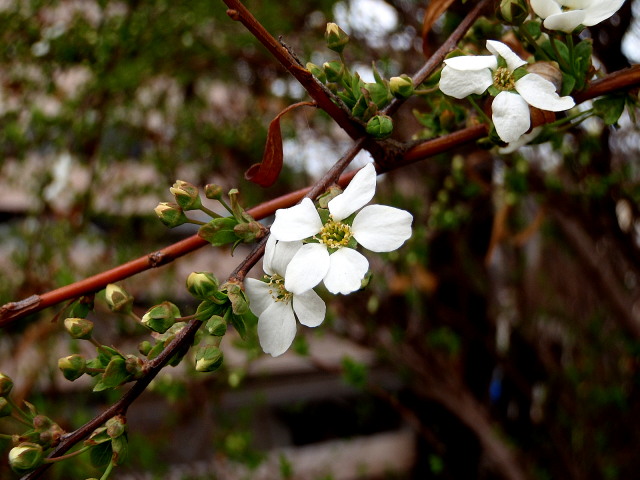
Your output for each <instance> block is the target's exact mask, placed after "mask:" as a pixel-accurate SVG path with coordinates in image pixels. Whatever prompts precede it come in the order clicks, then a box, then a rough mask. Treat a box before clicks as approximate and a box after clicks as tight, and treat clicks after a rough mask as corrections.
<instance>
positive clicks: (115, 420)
mask: <svg viewBox="0 0 640 480" xmlns="http://www.w3.org/2000/svg"><path fill="white" fill-rule="evenodd" d="M105 426H106V427H107V435H109V437H111V438H117V437H119V436H120V435H122V434H123V433H124V432H126V431H127V417H125V416H124V415H116V416H115V417H111V418H110V419H109V420H107V423H105Z"/></svg>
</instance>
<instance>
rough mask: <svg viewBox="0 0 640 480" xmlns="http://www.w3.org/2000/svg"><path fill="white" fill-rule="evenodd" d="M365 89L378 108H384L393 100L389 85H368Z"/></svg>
mask: <svg viewBox="0 0 640 480" xmlns="http://www.w3.org/2000/svg"><path fill="white" fill-rule="evenodd" d="M365 88H366V89H367V91H368V92H369V95H370V96H371V101H372V102H373V103H375V104H376V105H377V107H378V108H384V107H385V106H386V105H387V104H388V103H389V102H390V101H391V100H392V99H393V95H392V94H391V91H390V90H389V86H388V85H384V84H379V83H367V84H366V85H365Z"/></svg>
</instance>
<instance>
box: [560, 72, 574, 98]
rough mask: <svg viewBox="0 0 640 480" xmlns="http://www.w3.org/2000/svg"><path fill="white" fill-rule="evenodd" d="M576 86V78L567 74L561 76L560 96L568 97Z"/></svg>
mask: <svg viewBox="0 0 640 480" xmlns="http://www.w3.org/2000/svg"><path fill="white" fill-rule="evenodd" d="M575 86H576V77H574V76H573V75H570V74H568V73H563V74H562V90H560V95H569V94H570V93H571V92H573V89H574V88H575Z"/></svg>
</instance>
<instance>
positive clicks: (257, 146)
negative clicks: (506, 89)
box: [0, 0, 640, 480]
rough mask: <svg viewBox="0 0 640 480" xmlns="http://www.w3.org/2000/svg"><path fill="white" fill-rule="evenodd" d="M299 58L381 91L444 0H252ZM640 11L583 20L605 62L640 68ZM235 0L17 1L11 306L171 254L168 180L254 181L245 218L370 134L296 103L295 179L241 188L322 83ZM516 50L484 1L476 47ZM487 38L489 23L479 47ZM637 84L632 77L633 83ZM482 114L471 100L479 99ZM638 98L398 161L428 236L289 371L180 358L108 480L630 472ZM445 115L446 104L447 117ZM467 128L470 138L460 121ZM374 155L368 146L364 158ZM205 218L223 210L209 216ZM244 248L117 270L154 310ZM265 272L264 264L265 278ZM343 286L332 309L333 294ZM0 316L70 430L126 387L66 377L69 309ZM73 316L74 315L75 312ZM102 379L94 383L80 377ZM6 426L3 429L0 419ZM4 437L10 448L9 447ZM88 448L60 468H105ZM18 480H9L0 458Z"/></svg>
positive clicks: (409, 127) (9, 195)
mask: <svg viewBox="0 0 640 480" xmlns="http://www.w3.org/2000/svg"><path fill="white" fill-rule="evenodd" d="M246 5H247V7H248V8H249V9H250V10H251V12H252V13H253V14H254V15H255V16H256V17H257V19H258V20H259V21H260V22H261V23H262V24H263V25H264V26H265V27H266V28H267V30H269V32H271V33H272V34H273V35H274V36H275V37H276V38H278V37H279V36H282V40H283V41H284V42H286V44H287V45H289V46H290V47H291V48H292V49H293V51H295V53H296V54H297V56H298V57H299V58H300V59H301V61H302V63H303V64H304V63H306V62H307V61H312V62H314V63H316V64H319V65H320V64H322V63H323V62H325V61H328V60H335V59H336V55H335V54H334V53H333V52H331V51H330V50H328V49H326V47H325V44H324V38H323V35H324V30H325V26H326V23H327V22H328V21H335V22H337V23H338V24H339V25H340V26H341V27H342V28H343V29H344V30H345V31H347V32H348V33H349V34H350V35H351V38H352V41H351V43H350V44H349V46H348V48H347V50H346V52H345V54H346V57H347V61H348V62H349V64H350V65H352V66H354V68H355V69H357V70H358V71H359V72H360V74H361V75H362V76H363V78H365V79H366V80H368V81H372V79H373V74H372V68H371V63H372V62H375V64H376V66H377V68H378V69H379V71H380V72H381V74H383V76H385V77H386V78H389V77H391V76H394V75H399V74H401V73H407V74H411V73H412V72H414V71H417V69H418V68H419V67H420V66H421V65H422V63H423V62H424V60H425V56H424V53H423V38H422V35H421V32H422V22H423V17H424V11H425V8H426V7H427V5H428V2H422V1H412V0H395V1H387V2H385V1H383V0H349V1H338V2H336V1H333V0H326V1H315V2H292V1H282V2H264V1H248V2H246ZM469 8H470V7H469V5H468V4H464V5H462V4H460V3H457V2H456V3H454V4H453V6H452V7H451V9H450V10H449V11H448V12H447V14H445V15H444V16H443V17H441V18H440V19H439V20H438V22H437V23H436V24H435V26H434V28H433V29H432V30H431V31H430V32H429V34H428V36H427V37H426V39H425V43H426V45H427V50H429V49H431V50H435V49H436V48H437V47H438V46H439V45H440V44H441V43H442V42H443V41H444V40H445V39H446V38H447V37H448V35H449V33H450V32H451V31H452V30H453V28H455V26H457V24H458V23H459V21H460V20H461V18H462V17H463V16H464V14H465V13H466V12H467V11H468V10H469ZM638 8H640V4H638V2H632V1H627V2H626V3H625V4H624V5H623V7H622V8H621V10H620V11H619V12H618V14H616V15H614V16H613V17H612V18H611V19H609V20H608V21H605V22H603V23H601V24H599V25H598V26H596V27H592V28H591V29H589V31H587V32H585V33H584V34H583V36H585V37H589V36H590V37H591V38H592V40H593V46H594V55H595V57H596V59H595V60H594V63H595V66H596V67H597V68H598V69H600V72H601V73H607V72H614V71H617V70H619V69H622V68H625V67H627V66H629V64H630V63H635V62H637V61H638V56H639V54H638V52H639V51H640V40H639V38H638V35H639V34H640V29H639V27H638V24H637V22H636V20H635V18H636V15H635V13H637V11H638ZM225 12H226V6H225V5H224V4H223V3H222V2H221V1H217V0H216V1H214V0H191V1H188V2H187V1H180V0H173V1H171V2H168V1H162V0H156V1H147V0H138V1H129V2H125V1H108V0H60V1H36V0H30V1H19V0H3V1H1V2H0V272H1V273H0V304H5V303H7V302H10V301H17V300H20V299H23V298H26V297H28V296H30V295H32V294H38V293H44V292H46V291H49V290H52V289H55V288H57V287H60V286H63V285H67V284H69V283H72V282H74V281H77V280H80V279H83V278H85V277H87V276H89V275H92V274H95V273H98V272H101V271H104V270H106V269H109V268H112V267H115V266H117V265H119V264H121V263H123V262H126V261H128V260H131V259H134V258H137V257H139V256H142V255H145V254H147V253H149V252H152V251H155V250H157V249H159V248H162V247H164V246H166V245H169V244H170V243H173V242H175V241H177V240H180V239H181V238H184V237H186V236H189V235H192V234H193V233H195V232H196V231H197V230H196V229H197V227H195V226H193V225H185V226H182V227H180V228H176V229H172V230H169V229H167V228H166V227H165V226H163V225H162V224H161V223H160V222H159V220H158V219H157V217H156V215H155V214H154V212H153V209H154V207H155V206H156V205H157V204H158V202H161V201H172V197H171V194H170V193H169V187H170V186H171V185H172V184H173V183H174V182H175V180H176V179H181V180H186V181H189V182H191V183H193V184H195V185H199V186H201V187H202V186H204V185H205V184H207V183H217V184H220V185H221V186H223V188H224V190H225V191H228V190H229V189H231V188H238V189H239V190H240V195H241V200H242V203H243V205H245V206H247V207H250V206H253V205H256V204H258V203H260V202H262V201H265V200H268V199H271V198H274V197H276V196H279V195H281V194H284V193H287V192H289V191H291V190H294V189H298V188H302V187H304V186H307V185H309V184H310V183H312V182H313V181H314V180H315V179H317V178H319V177H320V176H321V175H322V174H323V173H324V172H325V171H326V170H327V169H328V168H329V167H330V166H331V165H332V164H333V162H335V161H336V160H337V159H338V158H339V157H340V156H341V155H342V153H343V152H344V151H345V150H346V149H347V148H349V146H350V145H351V141H350V140H349V138H348V137H347V136H346V134H345V133H344V132H342V131H341V129H340V128H339V127H338V126H336V125H335V123H334V122H333V121H332V119H331V118H330V117H328V116H327V115H326V114H324V113H323V112H320V111H315V110H314V109H309V108H301V109H297V110H295V111H294V112H291V113H288V114H287V115H286V116H284V117H283V119H282V131H283V142H284V161H285V168H284V170H283V173H282V175H281V176H280V178H279V180H278V182H277V183H276V184H275V185H274V186H272V187H269V188H266V189H263V188H260V187H258V186H256V185H254V184H251V183H249V182H247V181H245V180H244V171H245V170H246V169H247V168H248V167H249V166H251V165H252V164H254V163H257V162H259V161H260V160H261V158H262V153H263V148H264V144H265V140H266V135H267V128H268V126H269V122H270V121H271V120H272V119H273V118H274V117H275V116H276V115H277V114H278V113H279V112H280V111H281V110H282V109H284V108H285V107H286V106H288V105H290V104H292V103H295V102H297V101H301V100H306V99H307V98H308V97H307V96H306V95H305V91H304V90H303V89H302V87H301V86H300V85H299V84H298V83H297V82H296V81H295V80H294V79H293V78H292V77H291V76H290V75H289V74H288V73H286V71H285V70H284V69H283V68H282V67H281V66H280V65H278V64H277V62H276V61H274V60H273V58H272V57H271V56H270V55H269V54H268V53H267V52H266V50H265V49H264V48H263V47H262V46H261V45H260V44H259V43H258V42H257V41H256V40H255V38H254V37H253V36H252V35H250V34H249V33H248V32H247V31H246V30H245V29H244V28H243V27H242V25H241V24H240V23H238V22H234V21H232V20H230V19H229V17H228V16H227V15H226V13H225ZM489 33H490V34H492V35H495V37H494V38H500V35H501V33H502V32H501V31H500V27H499V26H498V25H497V24H496V23H495V21H494V19H493V18H492V17H488V18H486V19H484V20H483V21H482V22H480V23H479V25H478V26H476V28H475V29H474V30H472V31H471V32H470V33H469V37H468V40H469V41H470V42H471V41H474V38H483V36H484V38H486V35H488V34H489ZM474 36H475V37H474ZM632 94H633V95H634V96H635V97H636V98H637V91H636V92H632ZM461 105H463V104H461ZM433 109H434V105H433V104H429V103H426V102H424V101H421V100H417V99H412V100H411V101H409V102H408V103H407V104H405V105H404V107H403V108H402V110H401V111H400V112H399V114H398V115H397V116H396V117H395V118H394V121H395V125H396V128H395V133H394V138H395V139H396V140H399V141H411V140H419V139H428V138H431V137H433V136H434V135H436V134H438V133H442V132H444V130H445V129H444V127H443V122H444V120H443V119H442V118H440V120H443V122H441V123H440V124H439V125H438V128H440V129H441V130H438V129H437V128H435V127H434V124H433V121H432V120H429V118H431V119H433V118H434V117H433V116H432V115H431V114H433ZM636 114H637V112H635V111H626V112H625V113H624V114H623V115H622V117H621V118H620V120H619V122H618V123H617V124H616V125H614V126H611V127H607V126H605V125H604V124H603V123H602V122H601V121H599V120H597V119H595V118H592V119H590V120H589V121H588V122H585V123H584V124H583V125H582V126H581V127H580V128H575V129H573V130H570V131H567V132H563V133H559V134H557V135H556V136H555V137H554V138H552V140H553V141H552V142H551V143H546V144H543V145H540V146H534V147H526V148H524V149H522V150H521V151H520V152H518V153H515V154H511V155H507V156H500V155H497V154H496V152H495V149H494V150H486V149H481V148H478V147H476V146H475V145H467V146H465V147H464V148H457V149H455V150H453V151H452V152H449V153H446V154H442V155H439V156H437V157H433V158H430V159H427V160H426V161H423V162H420V163H416V164H414V165H411V166H409V167H406V168H403V169H400V170H398V171H394V172H392V173H389V174H386V175H384V176H382V177H380V179H379V183H378V190H377V195H376V202H377V203H382V204H389V205H393V206H396V207H398V208H403V209H406V210H409V211H410V212H412V214H413V215H414V233H413V237H412V238H411V239H410V241H409V242H407V244H405V245H404V246H403V247H402V248H401V249H400V250H398V251H396V252H392V253H389V254H382V255H369V260H370V263H371V270H372V279H371V282H370V284H369V286H368V288H367V289H365V290H363V291H360V292H357V293H355V294H352V295H349V296H347V297H343V296H338V297H333V296H332V297H330V296H329V295H325V294H326V292H321V294H322V295H323V296H324V297H325V299H327V301H328V313H327V319H326V320H325V322H324V324H323V325H322V326H321V327H319V328H317V329H313V330H312V329H308V328H306V327H301V326H299V327H298V336H297V339H296V341H295V343H294V346H293V348H292V349H291V351H290V352H288V353H287V354H285V355H284V356H283V357H280V358H277V359H272V358H270V357H265V356H264V355H263V354H261V351H260V349H259V346H258V345H257V343H256V340H255V338H251V339H249V340H248V341H247V342H243V341H241V340H240V339H239V337H237V335H234V334H233V333H230V334H228V335H227V336H226V337H225V340H224V343H223V351H224V352H225V366H224V368H223V370H221V371H219V372H217V373H215V374H202V373H196V372H194V371H193V368H192V362H191V361H189V360H188V359H187V360H186V361H184V362H183V363H182V364H181V365H179V366H178V367H175V368H167V369H165V371H164V372H163V373H161V374H160V376H159V377H158V378H157V379H156V380H155V381H154V383H153V384H152V387H151V388H150V390H149V391H148V392H146V393H145V394H144V395H143V396H142V397H141V398H140V400H139V401H137V402H136V403H135V404H134V405H133V407H132V408H131V409H130V410H129V415H128V422H129V428H130V433H129V438H130V442H131V447H130V459H129V461H128V462H127V464H126V465H124V466H122V467H118V468H117V470H116V471H115V472H114V473H113V475H112V478H115V479H145V480H146V479H163V478H167V479H183V480H187V479H243V478H251V479H278V478H283V479H287V478H300V479H302V478H304V479H326V480H328V479H336V480H338V479H345V480H346V479H356V478H357V479H387V478H389V479H399V478H406V479H409V478H420V479H423V478H433V479H474V478H478V479H493V478H503V479H514V480H515V479H541V480H542V479H552V478H553V479H555V478H564V479H617V478H635V476H636V475H637V470H638V467H640V460H639V457H638V453H637V448H638V445H640V433H639V432H640V423H639V422H640V420H639V419H640V391H639V388H640V376H639V372H638V369H639V367H640V301H639V300H640V295H639V294H640V286H639V285H638V282H639V277H638V275H640V255H639V253H640V243H639V235H640V220H639V218H640V210H639V202H640V187H639V184H638V180H639V177H640V155H639V150H640V141H639V139H640V137H639V136H638V126H637V125H636V124H635V123H634V120H635V115H636ZM429 115H431V116H429ZM466 120H467V119H465V118H456V119H455V121H454V123H453V124H451V125H450V129H451V130H455V129H458V128H463V127H464V126H465V122H466ZM367 161H371V159H370V157H369V156H368V154H365V153H362V154H361V155H359V156H358V158H357V159H356V161H355V162H354V165H353V166H354V167H355V166H361V165H363V164H364V163H365V162H367ZM210 206H211V207H212V208H213V207H215V205H210ZM247 252H248V249H247V248H246V247H244V246H241V247H240V248H238V249H237V250H236V251H235V252H234V254H233V256H231V252H230V251H229V250H228V249H213V248H210V247H205V248H203V249H201V250H199V251H197V252H194V253H192V254H189V255H187V256H186V257H184V258H182V259H179V260H178V261H176V262H174V263H173V264H170V265H167V266H163V267H161V268H158V269H155V270H153V271H149V272H145V273H143V274H140V275H137V276H136V277H133V278H130V279H128V280H126V281H124V282H122V283H121V285H122V286H123V287H124V288H125V289H127V291H129V292H130V293H131V294H132V295H134V296H135V307H134V308H135V310H136V312H137V313H139V314H140V315H142V314H143V313H144V312H145V311H146V310H147V309H148V308H149V307H151V306H152V305H154V304H156V303H159V302H161V301H163V300H169V301H171V302H174V303H176V304H177V305H179V306H180V308H181V309H182V311H183V312H188V311H190V309H194V308H195V306H196V305H197V304H196V303H194V299H193V298H192V297H190V296H189V295H188V293H187V292H186V290H185V288H184V281H185V278H186V276H187V275H188V274H189V273H190V272H192V271H211V272H213V273H214V274H215V275H216V276H217V277H218V278H219V279H224V278H226V277H227V276H228V275H229V274H230V273H231V272H232V271H233V269H234V267H235V266H236V265H237V264H238V263H239V262H240V261H241V259H242V258H243V256H244V255H245V254H246V253H247ZM260 273H261V269H260V266H256V267H255V268H254V271H253V272H252V275H254V276H259V275H260ZM102 298H103V297H102V296H101V294H98V295H97V297H96V311H95V312H94V313H93V314H92V315H91V317H90V318H92V319H93V320H95V322H96V331H97V333H96V336H97V338H99V339H100V341H101V342H103V343H105V344H108V345H111V344H112V345H116V346H117V347H118V348H119V349H121V350H123V351H126V352H130V353H135V352H136V345H137V344H138V342H140V341H141V340H144V339H145V338H147V336H148V334H147V333H146V330H145V329H144V328H142V327H140V326H139V325H135V324H134V323H133V322H132V321H131V320H130V319H127V318H123V317H119V316H116V315H114V314H112V313H110V312H109V310H108V309H107V308H106V306H105V304H104V302H103V301H102ZM329 298H330V300H329ZM61 308H62V306H60V307H57V308H51V309H49V310H46V311H44V312H42V313H39V314H36V315H32V316H30V317H27V318H25V319H21V320H19V321H18V322H16V323H14V324H12V325H10V326H8V327H7V328H5V329H4V330H2V331H0V370H1V371H4V372H6V373H8V374H10V375H11V376H12V377H13V378H14V380H15V382H16V387H15V390H14V392H15V393H14V395H15V396H16V398H19V399H20V398H22V399H26V400H28V401H30V402H32V403H33V404H35V405H37V406H38V408H39V409H41V410H42V411H43V412H44V413H46V414H47V415H49V416H50V417H52V418H53V419H55V420H56V421H58V422H59V423H60V424H61V426H62V427H63V428H65V429H67V430H73V429H75V428H77V427H79V426H80V425H81V424H82V423H84V422H86V421H87V420H89V419H90V418H92V417H93V416H95V415H96V414H97V413H99V412H100V411H102V410H103V409H104V408H105V407H106V406H107V405H109V404H111V403H113V402H114V401H115V400H117V398H119V396H120V392H101V393H99V394H97V393H91V391H90V390H91V385H90V381H89V379H86V378H84V377H83V378H82V379H80V380H78V381H76V382H74V383H70V382H68V381H66V380H65V379H64V378H63V377H62V375H61V373H60V372H59V370H58V369H57V359H58V358H59V357H62V356H65V355H68V354H70V353H73V352H82V351H85V350H86V351H88V352H89V354H91V349H92V347H91V346H87V345H86V344H85V343H86V342H85V343H80V342H77V341H73V340H70V339H69V338H68V335H66V334H65V333H64V332H63V329H62V327H61V325H60V323H61V322H60V319H59V318H57V316H56V315H57V313H58V312H59V311H60V310H61ZM56 320H57V321H56ZM85 380H86V381H85ZM13 428H14V427H13V425H12V424H11V423H9V422H6V421H0V430H1V431H2V432H4V433H12V429H13ZM7 447H8V443H7V442H6V441H4V440H0V448H2V451H3V452H4V455H5V456H4V458H6V451H8V448H7ZM100 475H101V472H100V471H98V470H95V469H94V468H93V467H92V466H91V465H90V463H89V461H88V459H87V458H82V457H81V458H80V459H78V460H70V461H67V462H63V463H62V464H60V465H57V466H55V467H54V468H52V469H50V470H49V471H48V472H47V476H46V478H51V479H68V478H79V479H82V478H87V477H90V476H97V477H99V476H100ZM0 477H1V478H7V479H10V478H17V476H16V475H15V474H13V473H12V472H11V471H10V470H9V468H8V466H7V462H5V461H0Z"/></svg>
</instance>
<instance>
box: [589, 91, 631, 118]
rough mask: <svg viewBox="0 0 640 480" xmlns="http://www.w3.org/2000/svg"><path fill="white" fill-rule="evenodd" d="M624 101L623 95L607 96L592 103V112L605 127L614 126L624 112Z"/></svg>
mask: <svg viewBox="0 0 640 480" xmlns="http://www.w3.org/2000/svg"><path fill="white" fill-rule="evenodd" d="M625 100H626V96H625V95H608V96H606V97H603V98H599V99H598V100H596V101H594V102H593V110H594V112H595V113H596V115H598V116H599V117H601V118H602V120H603V121H604V123H605V125H615V124H616V123H618V120H619V119H620V116H621V115H622V112H624V106H625Z"/></svg>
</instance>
